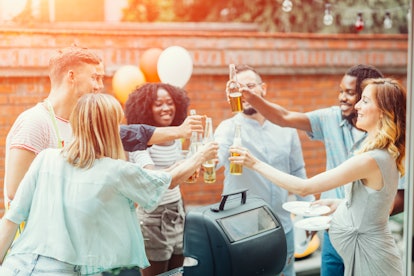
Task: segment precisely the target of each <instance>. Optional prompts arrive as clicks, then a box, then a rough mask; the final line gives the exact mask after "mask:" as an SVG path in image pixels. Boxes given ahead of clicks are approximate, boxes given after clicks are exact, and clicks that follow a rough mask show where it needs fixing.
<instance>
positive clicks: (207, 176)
mask: <svg viewBox="0 0 414 276" xmlns="http://www.w3.org/2000/svg"><path fill="white" fill-rule="evenodd" d="M212 141H214V133H213V121H212V119H211V118H210V117H207V118H206V126H205V131H204V141H203V142H204V144H207V143H209V142H212ZM215 167H216V162H215V161H214V160H213V159H210V160H207V161H206V162H204V163H203V171H204V182H205V183H214V182H216V168H215Z"/></svg>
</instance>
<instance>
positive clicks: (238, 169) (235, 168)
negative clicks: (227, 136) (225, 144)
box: [230, 124, 243, 175]
mask: <svg viewBox="0 0 414 276" xmlns="http://www.w3.org/2000/svg"><path fill="white" fill-rule="evenodd" d="M233 146H241V125H240V124H236V129H235V132H234V139H233ZM231 156H239V154H237V153H232V154H231ZM242 173H243V165H242V164H236V163H233V162H230V174H233V175H241V174H242Z"/></svg>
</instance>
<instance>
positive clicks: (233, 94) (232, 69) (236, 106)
mask: <svg viewBox="0 0 414 276" xmlns="http://www.w3.org/2000/svg"><path fill="white" fill-rule="evenodd" d="M227 94H228V97H229V101H230V107H231V111H232V112H242V111H243V105H242V100H241V98H242V93H241V92H240V84H239V83H238V82H237V76H236V66H235V65H234V64H230V65H229V82H228V83H227Z"/></svg>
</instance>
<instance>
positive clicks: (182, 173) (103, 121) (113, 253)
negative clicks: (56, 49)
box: [0, 94, 217, 276]
mask: <svg viewBox="0 0 414 276" xmlns="http://www.w3.org/2000/svg"><path fill="white" fill-rule="evenodd" d="M122 119H123V111H122V107H121V105H120V104H119V102H118V101H117V100H116V99H115V98H114V97H112V96H110V95H107V94H86V95H84V96H82V97H81V98H80V99H79V101H78V103H77V105H76V106H75V108H74V111H73V112H72V114H71V117H70V124H71V126H72V128H73V136H74V139H73V141H72V142H71V143H70V144H69V145H66V146H65V147H64V148H63V149H46V150H44V151H42V152H40V153H39V154H38V155H37V156H36V158H35V160H34V162H33V163H32V165H31V166H30V169H29V171H28V172H27V173H26V175H25V176H24V178H23V180H22V182H21V183H20V185H19V188H18V190H17V193H16V196H15V198H14V200H13V201H12V203H11V206H10V210H9V211H8V212H7V213H6V214H5V216H4V217H3V219H2V221H1V224H0V264H2V266H1V267H0V275H8V276H13V275H89V274H94V273H99V272H102V271H105V270H109V269H111V268H115V267H122V266H139V267H142V268H144V267H146V266H148V265H149V262H148V260H147V258H146V256H145V251H144V245H143V238H142V234H141V231H140V228H139V222H138V221H137V219H136V216H135V210H134V202H137V203H138V204H139V205H140V206H142V207H143V208H145V209H147V210H152V209H154V208H155V207H156V206H157V205H158V202H159V201H160V200H161V198H162V196H163V194H164V192H165V191H166V190H167V189H168V187H174V186H175V185H176V184H177V183H180V182H181V181H183V180H185V179H186V178H187V177H188V176H190V175H191V174H192V173H193V171H194V170H195V169H196V168H197V167H198V166H200V165H201V164H202V163H203V162H204V161H205V160H209V159H211V158H212V157H213V158H214V157H215V156H216V154H217V145H216V144H214V143H210V144H208V145H206V146H205V147H204V148H203V152H200V153H199V154H197V155H195V157H194V158H192V161H191V160H186V161H185V162H183V164H182V165H179V166H177V167H175V168H174V169H172V170H171V171H170V172H161V171H158V172H157V171H151V170H145V169H142V168H141V167H139V166H137V165H135V164H133V163H131V162H127V161H126V160H125V159H126V158H125V154H124V150H123V147H122V142H121V139H120V136H119V124H120V122H121V120H122ZM22 221H26V228H25V230H24V231H23V233H22V234H21V236H20V237H19V238H18V239H17V240H16V241H15V242H14V243H13V245H11V244H12V241H13V237H14V235H15V233H16V230H17V228H18V225H19V224H20V223H21V222H22ZM9 249H10V251H9V253H8V255H7V257H6V258H5V255H6V253H7V252H8V250H9ZM3 260H4V262H3Z"/></svg>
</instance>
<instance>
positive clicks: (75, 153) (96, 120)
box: [63, 93, 126, 168]
mask: <svg viewBox="0 0 414 276" xmlns="http://www.w3.org/2000/svg"><path fill="white" fill-rule="evenodd" d="M123 116H124V113H123V110H122V107H121V105H120V103H119V102H118V101H117V100H116V99H115V98H114V97H113V96H111V95H108V94H99V93H98V94H85V95H83V96H82V97H81V98H80V99H79V100H78V102H77V104H76V106H75V108H74V110H73V111H72V114H71V116H70V119H69V122H70V125H71V126H72V130H73V136H74V140H73V142H72V143H71V144H70V145H69V146H68V147H66V148H65V149H64V150H63V153H64V156H65V157H66V159H67V161H68V162H69V163H70V164H72V165H73V166H75V167H79V168H90V167H91V166H92V165H93V163H94V162H95V160H96V159H98V158H102V157H110V158H113V159H123V160H125V159H126V158H125V152H124V149H123V147H122V142H121V138H120V136H119V124H120V123H121V121H122V119H123Z"/></svg>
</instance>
